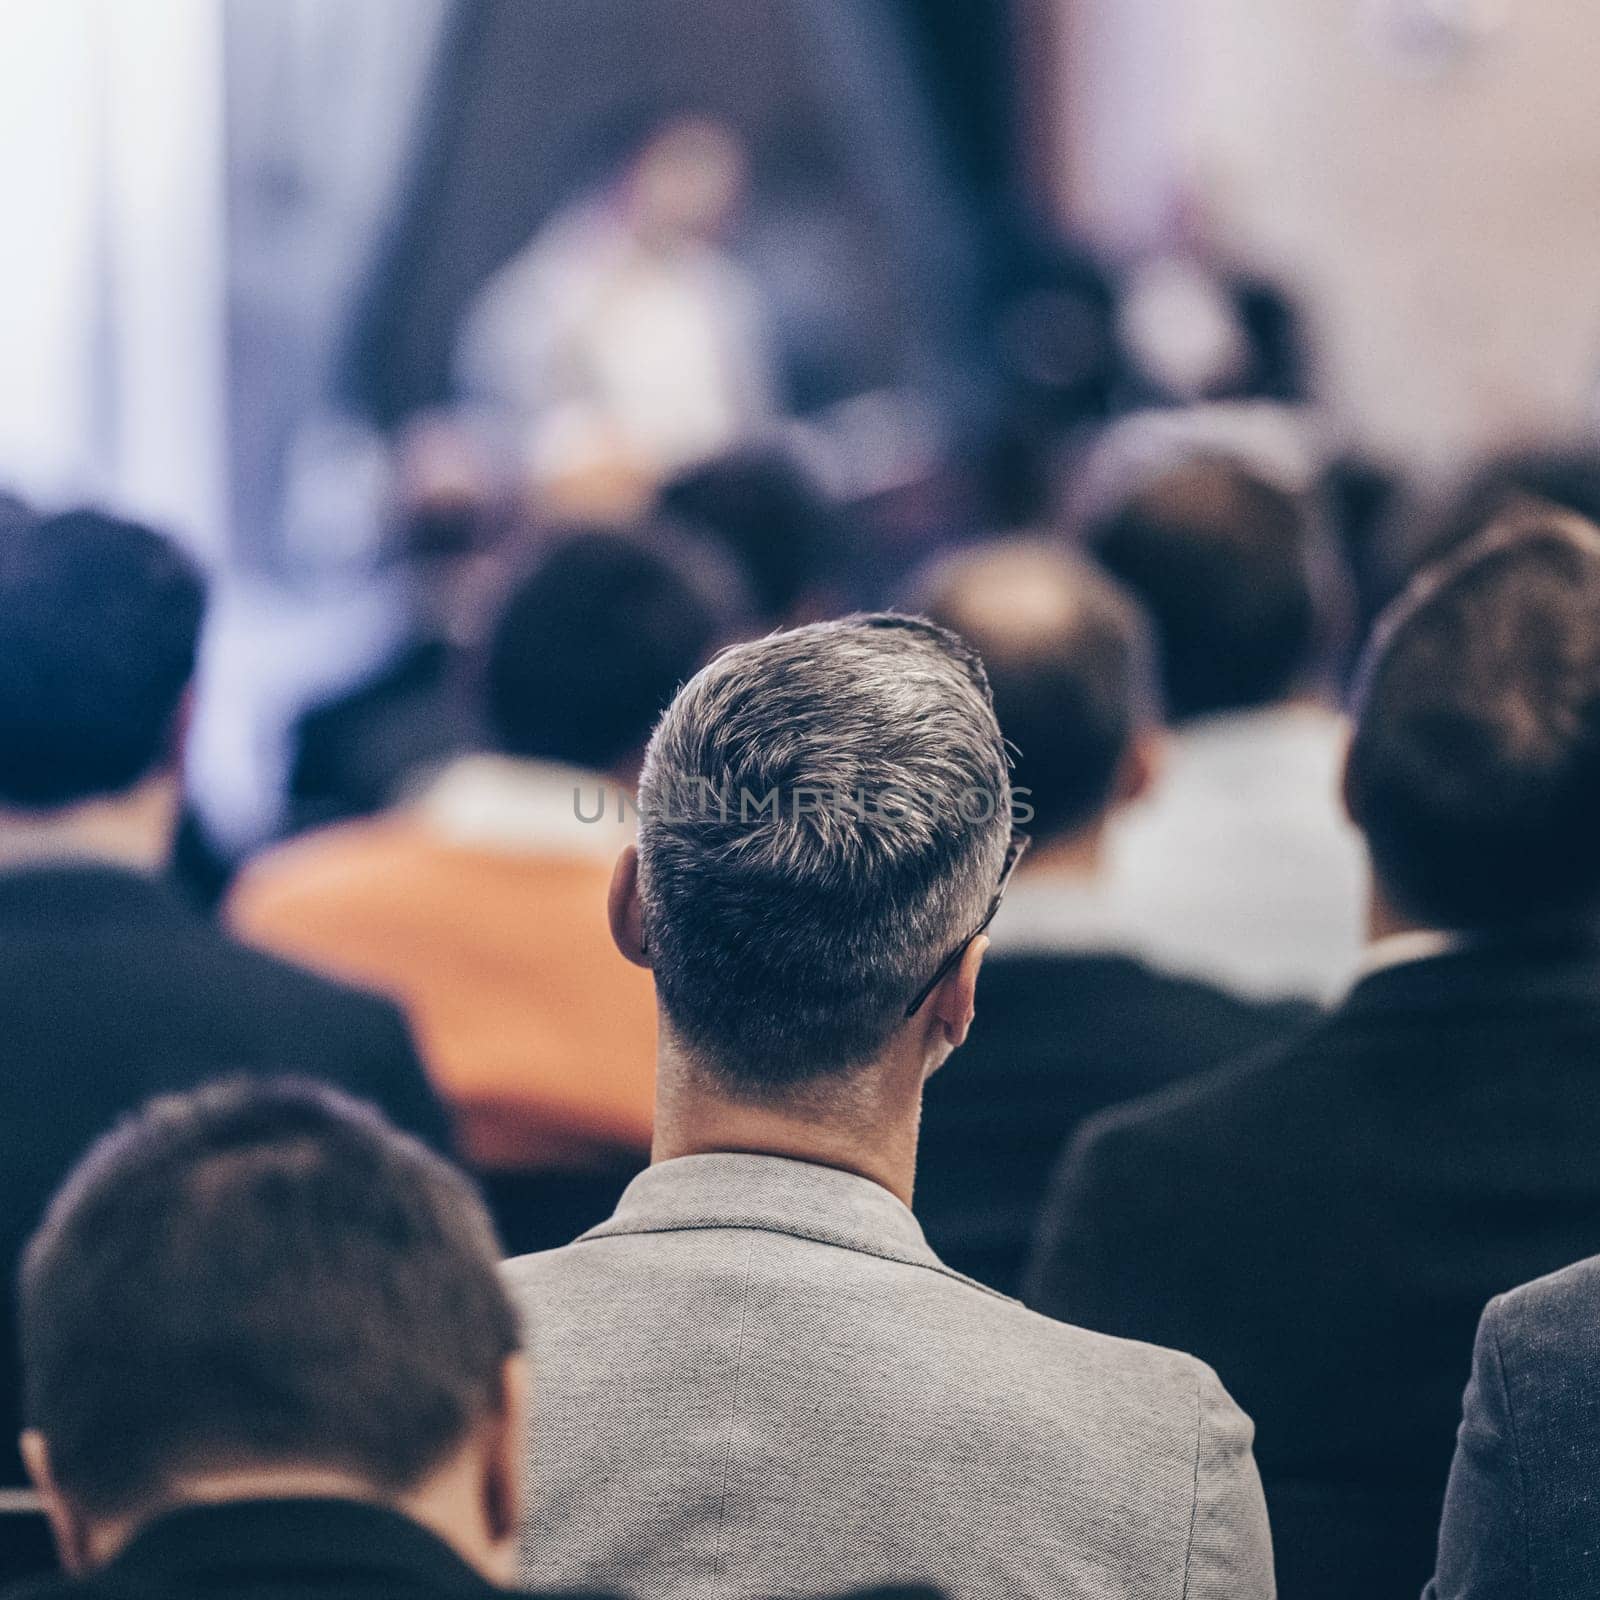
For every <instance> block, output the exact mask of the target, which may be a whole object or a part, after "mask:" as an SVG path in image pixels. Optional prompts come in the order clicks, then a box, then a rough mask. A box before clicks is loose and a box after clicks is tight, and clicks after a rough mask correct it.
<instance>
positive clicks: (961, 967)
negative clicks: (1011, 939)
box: [930, 933, 989, 1050]
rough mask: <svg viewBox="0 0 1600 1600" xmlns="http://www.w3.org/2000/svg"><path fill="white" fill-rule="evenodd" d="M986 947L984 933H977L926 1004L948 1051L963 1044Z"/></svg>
mask: <svg viewBox="0 0 1600 1600" xmlns="http://www.w3.org/2000/svg"><path fill="white" fill-rule="evenodd" d="M988 948H989V939H988V935H987V934H982V933H980V934H979V935H978V937H977V938H976V939H974V940H973V941H972V942H971V944H969V945H968V946H967V948H966V949H965V950H963V951H962V952H961V959H960V960H959V961H958V962H957V963H956V964H955V966H954V968H953V969H952V970H951V973H950V976H949V977H948V978H946V979H945V980H944V981H943V982H942V983H941V984H940V985H939V987H938V988H937V989H935V990H934V991H933V994H932V996H931V999H930V1004H931V1007H932V1010H933V1014H934V1016H936V1017H937V1018H938V1019H939V1023H940V1025H941V1026H942V1027H943V1029H944V1041H945V1043H946V1044H947V1045H949V1046H950V1048H951V1049H952V1050H956V1049H959V1048H960V1047H961V1046H962V1045H964V1044H965V1043H966V1042H967V1031H968V1029H970V1028H971V1027H972V1019H973V1016H974V1015H975V1014H976V1012H977V1008H978V969H979V967H981V966H982V965H983V957H984V952H985V951H987V950H988Z"/></svg>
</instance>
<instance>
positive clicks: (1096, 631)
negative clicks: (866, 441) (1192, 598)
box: [915, 539, 1156, 839]
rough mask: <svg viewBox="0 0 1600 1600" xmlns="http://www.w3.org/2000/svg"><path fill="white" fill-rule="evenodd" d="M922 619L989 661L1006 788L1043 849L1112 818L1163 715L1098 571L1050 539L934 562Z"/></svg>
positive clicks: (1120, 604)
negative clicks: (1132, 762) (1141, 736)
mask: <svg viewBox="0 0 1600 1600" xmlns="http://www.w3.org/2000/svg"><path fill="white" fill-rule="evenodd" d="M915 595H916V605H917V609H918V610H920V611H923V612H925V613H926V614H927V615H928V616H929V617H931V618H932V619H933V620H934V621H935V622H937V623H939V624H940V625H941V626H942V627H946V628H949V629H950V630H951V631H952V632H953V633H958V634H960V635H961V637H962V638H963V639H965V640H966V641H967V643H968V644H970V645H971V646H972V647H973V649H975V650H976V651H977V652H978V654H979V655H980V656H981V657H982V658H983V665H984V668H985V670H986V671H987V672H988V675H989V683H990V686H991V687H992V689H993V690H994V709H995V715H996V716H997V717H998V718H999V721H1000V731H1001V733H1003V734H1004V735H1005V737H1006V742H1007V744H1008V745H1009V746H1010V747H1011V749H1012V752H1013V754H1012V771H1011V784H1012V790H1013V793H1015V794H1016V796H1017V798H1018V800H1019V802H1025V803H1026V805H1027V806H1028V807H1029V809H1031V811H1032V813H1033V815H1032V818H1031V821H1030V823H1029V826H1030V829H1031V831H1032V832H1033V833H1034V834H1035V835H1036V836H1037V837H1039V838H1041V839H1049V838H1065V837H1067V836H1068V835H1071V834H1073V833H1076V832H1078V831H1080V830H1081V829H1084V828H1086V827H1089V826H1090V825H1092V824H1093V823H1094V822H1096V821H1097V820H1098V819H1099V818H1100V817H1102V816H1103V815H1104V813H1105V812H1106V811H1107V809H1108V808H1109V806H1110V804H1111V802H1112V800H1113V798H1114V796H1115V792H1116V788H1117V783H1118V779H1119V777H1120V775H1121V773H1122V771H1123V768H1124V764H1125V763H1126V761H1127V759H1128V756H1129V753H1130V750H1131V748H1132V745H1133V742H1134V739H1135V737H1136V735H1137V733H1138V731H1139V729H1140V727H1141V726H1143V725H1145V724H1147V723H1149V722H1151V721H1153V720H1154V717H1155V712H1156V690H1155V666H1154V662H1153V659H1152V649H1151V644H1150V638H1149V630H1148V627H1147V625H1146V623H1145V619H1144V617H1143V616H1142V615H1141V613H1140V611H1139V608H1138V606H1137V605H1136V604H1135V603H1134V601H1133V600H1132V599H1131V598H1130V597H1129V596H1128V595H1127V594H1125V593H1124V592H1123V591H1122V590H1121V589H1120V588H1119V587H1118V586H1117V585H1116V584H1115V583H1114V582H1113V581H1112V580H1111V579H1110V578H1108V577H1107V576H1106V575H1105V574H1104V573H1103V572H1101V571H1099V570H1098V569H1097V568H1095V567H1094V566H1092V565H1091V564H1090V563H1089V562H1087V561H1082V560H1079V559H1078V558H1076V557H1074V556H1072V555H1071V554H1069V553H1068V552H1067V551H1065V550H1064V549H1062V548H1061V546H1060V545H1059V544H1057V543H1055V542H1054V541H1052V540H1046V539H1008V540H1004V541H1002V542H999V543H995V544H989V545H982V546H979V547H978V548H976V549H973V550H964V551H960V552H958V553H957V554H955V555H951V556H946V557H944V558H942V559H941V560H939V561H937V562H935V563H934V564H933V565H932V566H931V567H930V568H928V570H927V571H926V572H925V573H924V574H923V575H922V577H921V579H920V581H919V582H918V584H917V586H916V590H915Z"/></svg>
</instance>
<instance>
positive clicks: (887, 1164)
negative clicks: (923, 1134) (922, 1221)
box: [650, 1040, 922, 1206]
mask: <svg viewBox="0 0 1600 1600" xmlns="http://www.w3.org/2000/svg"><path fill="white" fill-rule="evenodd" d="M921 1114H922V1092H921V1074H920V1071H916V1070H913V1069H910V1068H908V1067H907V1066H903V1065H902V1066H898V1067H897V1066H894V1065H889V1064H873V1065H871V1066H868V1067H864V1068H861V1069H860V1070H859V1071H857V1072H855V1073H853V1074H852V1075H851V1076H850V1077H849V1078H848V1079H844V1080H842V1081H839V1082H833V1083H825V1084H823V1085H822V1086H820V1087H818V1088H814V1089H812V1090H811V1091H810V1092H809V1093H805V1092H802V1093H792V1094H789V1095H786V1096H784V1097H783V1098H782V1099H781V1100H775V1101H765V1102H751V1101H746V1100H739V1099H734V1098H733V1097H731V1096H730V1095H728V1094H727V1093H726V1092H725V1091H724V1090H722V1089H721V1088H720V1087H719V1086H718V1084H717V1083H716V1081H715V1079H713V1078H712V1077H711V1076H710V1074H708V1073H707V1072H706V1071H705V1069H703V1068H702V1067H700V1066H699V1065H698V1064H696V1063H694V1062H692V1061H690V1060H688V1059H687V1058H686V1057H685V1056H684V1054H683V1053H682V1052H681V1051H680V1050H678V1049H677V1048H675V1047H674V1046H673V1045H672V1044H671V1043H670V1042H668V1041H665V1040H664V1041H663V1044H662V1049H661V1058H660V1063H659V1068H658V1074H657V1089H656V1127H655V1141H654V1144H653V1146H652V1148H651V1153H650V1159H651V1160H652V1162H656V1163H659V1162H662V1161H671V1160H674V1159H676V1158H677V1157H679V1156H692V1155H720V1154H728V1153H737V1154H746V1155H767V1156H785V1157H787V1158H788V1159H789V1160H791V1161H809V1162H812V1163H814V1164H815V1165H817V1166H822V1167H835V1168H837V1169H838V1170H840V1171H841V1172H853V1173H855V1174H857V1175H858V1176H859V1177H863V1178H867V1179H870V1180H871V1181H872V1182H873V1183H876V1184H878V1185H880V1186H881V1187H882V1188H885V1189H887V1190H888V1191H889V1192H890V1194H892V1195H894V1196H895V1197H896V1198H897V1199H898V1200H900V1201H901V1202H902V1203H903V1204H905V1205H908V1206H909V1205H910V1204H911V1193H912V1188H913V1185H914V1183H915V1181H916V1167H917V1125H918V1122H919V1120H920V1118H921Z"/></svg>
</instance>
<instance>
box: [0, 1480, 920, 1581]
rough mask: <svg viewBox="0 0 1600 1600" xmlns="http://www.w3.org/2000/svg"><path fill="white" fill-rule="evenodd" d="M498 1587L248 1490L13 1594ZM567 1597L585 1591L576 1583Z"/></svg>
mask: <svg viewBox="0 0 1600 1600" xmlns="http://www.w3.org/2000/svg"><path fill="white" fill-rule="evenodd" d="M735 1587H736V1586H735ZM497 1597H498V1600H510V1597H509V1596H508V1592H507V1591H506V1590H504V1589H497V1588H495V1587H494V1586H493V1585H492V1584H490V1583H489V1582H488V1581H487V1580H486V1579H484V1578H483V1577H481V1576H480V1575H479V1574H478V1573H477V1572H476V1571H475V1570H474V1569H473V1568H471V1567H469V1566H468V1565H467V1564H466V1563H465V1562H464V1561H463V1560H462V1559H461V1558H460V1557H459V1556H458V1555H457V1554H456V1553H455V1551H453V1550H452V1549H450V1547H449V1546H448V1545H446V1544H445V1543H444V1542H443V1540H441V1539H439V1538H437V1537H435V1536H434V1535H433V1534H432V1533H430V1532H428V1530H427V1529H425V1528H423V1527H421V1526H420V1525H419V1524H418V1523H415V1522H413V1521H411V1520H410V1519H409V1518H407V1517H404V1516H401V1515H400V1514H399V1513H398V1512H394V1511H389V1510H385V1509H384V1508H383V1507H381V1506H375V1505H365V1504H362V1503H359V1502H357V1501H353V1500H239V1501H233V1502H231V1503H224V1504H221V1505H208V1506H190V1507H186V1508H184V1509H183V1510H180V1511H174V1512H172V1513H170V1514H169V1515H167V1516H165V1517H161V1518H159V1519H158V1520H156V1521H155V1522H152V1523H150V1524H148V1525H147V1526H146V1527H145V1528H144V1529H142V1530H141V1531H140V1532H139V1533H138V1534H136V1535H135V1536H134V1538H133V1539H132V1541H131V1542H130V1543H129V1544H128V1545H127V1546H126V1547H125V1548H124V1549H123V1551H122V1553H121V1554H120V1555H119V1556H118V1557H117V1558H116V1559H115V1560H114V1561H112V1562H111V1563H110V1564H109V1565H107V1566H105V1567H102V1568H101V1569H100V1571H99V1572H97V1573H95V1574H94V1575H93V1576H91V1577H88V1578H82V1579H77V1580H73V1579H68V1578H57V1579H49V1580H45V1581H42V1582H36V1583H31V1584H27V1585H24V1586H22V1587H20V1588H17V1589H14V1590H8V1591H7V1600H497ZM524 1600H528V1597H524ZM562 1600H585V1597H584V1596H583V1594H582V1593H581V1592H578V1591H567V1592H565V1593H564V1594H563V1596H562ZM589 1600H598V1597H595V1596H591V1597H589ZM855 1600H940V1596H939V1594H938V1591H936V1590H933V1589H921V1588H905V1589H879V1590H873V1591H871V1592H870V1593H865V1594H862V1595H859V1596H857V1597H855Z"/></svg>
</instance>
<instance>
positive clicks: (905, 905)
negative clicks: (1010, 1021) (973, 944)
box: [639, 614, 1011, 1098]
mask: <svg viewBox="0 0 1600 1600" xmlns="http://www.w3.org/2000/svg"><path fill="white" fill-rule="evenodd" d="M639 810H640V819H639V858H640V874H639V883H640V896H641V900H642V904H643V911H644V933H645V939H646V942H647V944H648V947H649V950H650V957H651V962H652V965H653V966H654V968H655V976H656V985H657V989H658V992H659V994H660V997H661V1002H662V1006H663V1008H664V1009H665V1011H666V1014H667V1017H668V1019H669V1021H670V1022H671V1025H672V1027H673V1029H674V1031H675V1032H676V1033H677V1035H678V1036H679V1038H680V1039H681V1040H682V1041H683V1042H684V1043H685V1044H686V1045H687V1046H688V1048H689V1049H690V1050H691V1051H692V1052H693V1053H694V1055H695V1056H696V1058H697V1059H698V1060H699V1061H700V1062H701V1063H702V1064H703V1065H704V1066H705V1067H706V1068H707V1069H708V1070H710V1071H712V1072H713V1073H715V1074H716V1075H717V1076H718V1077H719V1078H720V1079H721V1080H722V1081H723V1083H724V1084H725V1086H727V1087H728V1088H730V1089H732V1090H734V1091H736V1092H739V1093H741V1094H744V1095H746V1096H749V1097H754V1098H760V1097H763V1096H770V1095H773V1094H778V1093H782V1092H783V1091H785V1090H789V1089H793V1088H795V1087H797V1086H799V1085H802V1084H807V1083H811V1082H814V1081H815V1080H818V1079H822V1078H825V1077H830V1076H839V1075H843V1074H847V1073H848V1072H849V1071H850V1070H851V1069H853V1068H856V1067H859V1066H861V1065H863V1064H865V1063H866V1062H868V1061H870V1060H872V1059H873V1058H874V1057H875V1056H876V1055H877V1054H878V1053H879V1052H881V1050H882V1049H883V1047H884V1045H885V1044H886V1043H887V1042H888V1040H889V1037H890V1036H891V1035H892V1034H893V1032H894V1031H895V1029H896V1028H897V1027H898V1026H899V1025H900V1023H901V1021H902V1020H903V1014H904V1011H905V1008H906V1006H907V1004H908V1003H909V1002H910V1000H911V999H912V998H913V997H914V996H915V994H916V993H917V991H918V989H920V988H921V987H922V985H923V984H924V983H926V982H927V980H928V979H929V978H930V977H931V976H932V974H933V973H934V971H936V970H937V968H938V966H939V963H940V962H941V961H943V960H944V959H945V958H946V957H947V956H949V954H950V953H951V951H952V950H953V949H955V947H956V946H957V945H959V943H960V942H961V940H962V939H963V938H964V937H966V936H967V935H969V934H970V933H971V932H972V930H973V928H974V927H975V926H976V925H977V923H978V922H979V921H980V920H981V919H982V917H983V914H984V911H985V909H986V908H987V905H988V902H989V900H990V898H991V897H992V896H993V894H994V891H995V886H996V883H997V882H998V879H999V874H1000V869H1001V864H1002V862H1003V860H1004V858H1005V852H1006V845H1007V842H1008V840H1009V837H1010V831H1011V791H1010V784H1009V781H1008V778H1007V767H1006V756H1005V749H1004V745H1003V742H1002V740H1001V736H1000V730H999V727H998V726H997V724H996V722H995V716H994V710H993V706H992V704H991V700H990V694H989V685H988V680H987V678H986V677H985V675H984V671H983V666H982V664H981V663H980V662H979V660H978V658H977V656H976V655H975V654H974V653H973V652H972V651H971V650H970V649H968V648H967V646H966V645H964V644H963V643H962V642H961V640H960V639H958V638H957V637H956V636H955V635H954V634H952V633H949V632H947V631H945V630H944V629H942V628H939V627H936V626H934V624H932V623H930V622H926V621H924V620H921V619H919V618H912V617H902V616H896V615H890V614H880V615H873V616H856V617H847V618H845V619H843V620H842V621H837V622H825V623H818V624H815V625H813V626H811V627H805V628H796V629H794V630H792V631H791V632H787V633H778V634H773V635H771V636H770V637H768V638H765V639H759V640H756V641H754V642H752V643H748V644H742V645H737V646H735V647H734V648H732V649H730V650H727V651H725V652H724V653H723V654H722V655H720V656H718V657H717V658H716V660H714V661H713V662H711V664H710V665H709V666H707V667H705V668H703V669H702V670H701V671H700V672H699V673H698V674H697V675H696V676H695V677H694V678H693V679H691V680H690V681H689V683H688V684H686V685H685V686H684V688H683V689H682V690H681V691H680V692H679V694H678V696H677V698H676V699H675V700H674V701H673V703H672V705H671V706H670V707H669V708H668V710H667V712H666V714H665V716H664V717H663V718H662V720H661V723H660V725H659V726H658V727H657V729H656V732H655V736H654V737H653V738H652V740H651V742H650V749H649V753H648V755H647V756H646V759H645V766H644V773H643V777H642V779H641V782H640V791H639Z"/></svg>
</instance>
